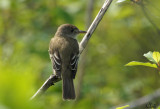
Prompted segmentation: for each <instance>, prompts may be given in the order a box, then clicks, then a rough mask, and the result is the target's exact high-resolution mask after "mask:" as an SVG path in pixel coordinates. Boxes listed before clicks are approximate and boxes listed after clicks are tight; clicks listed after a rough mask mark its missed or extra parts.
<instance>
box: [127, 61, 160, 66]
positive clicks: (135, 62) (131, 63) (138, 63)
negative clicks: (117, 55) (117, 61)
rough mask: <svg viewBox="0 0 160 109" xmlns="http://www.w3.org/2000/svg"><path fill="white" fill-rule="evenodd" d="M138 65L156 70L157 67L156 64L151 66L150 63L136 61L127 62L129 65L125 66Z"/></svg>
mask: <svg viewBox="0 0 160 109" xmlns="http://www.w3.org/2000/svg"><path fill="white" fill-rule="evenodd" d="M138 65H142V66H147V67H152V68H157V65H156V64H151V63H149V62H137V61H132V62H129V63H128V64H126V65H125V66H138Z"/></svg>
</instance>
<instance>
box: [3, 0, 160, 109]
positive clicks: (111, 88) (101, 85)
mask: <svg viewBox="0 0 160 109" xmlns="http://www.w3.org/2000/svg"><path fill="white" fill-rule="evenodd" d="M90 1H91V2H90ZM144 1H145V2H144V5H145V12H146V13H147V15H148V16H149V17H150V19H151V20H152V23H153V22H154V24H156V26H157V27H158V28H160V8H159V5H160V1H159V0H154V1H152V0H144ZM91 3H93V5H91ZM103 3H104V0H0V109H108V108H110V107H113V106H117V105H120V104H124V103H127V102H129V101H133V100H136V99H137V98H140V97H143V96H145V95H147V94H150V93H152V92H154V90H156V89H158V88H159V84H160V81H159V77H160V76H159V74H158V72H157V70H154V69H152V68H147V67H126V66H124V65H125V64H127V63H128V62H130V61H133V60H135V61H142V62H145V61H147V59H146V58H145V57H143V54H144V53H147V52H148V51H160V41H159V40H160V33H158V32H157V30H156V29H155V27H154V25H152V23H151V22H150V21H149V20H148V19H147V17H146V15H145V13H144V11H143V10H142V8H141V7H140V6H139V5H137V4H136V3H133V2H131V1H129V0H128V1H126V2H122V3H116V1H113V3H112V5H111V6H110V7H109V10H108V11H107V13H106V14H105V16H104V17H103V19H102V21H101V22H100V24H99V25H98V27H97V29H96V31H95V32H94V34H93V35H92V37H91V39H90V41H89V43H88V45H87V48H86V50H85V51H84V52H83V54H82V57H81V59H80V62H79V71H78V73H77V77H76V79H75V87H76V90H77V93H78V94H77V95H78V99H77V100H76V101H63V100H62V90H61V87H62V83H61V81H60V82H58V83H56V84H55V85H54V86H53V87H50V88H49V89H48V90H47V91H46V93H45V94H44V95H43V96H42V97H40V98H38V99H37V100H34V101H32V102H31V101H29V98H30V97H31V96H32V95H33V94H34V93H35V92H36V91H37V90H38V88H39V87H40V86H41V85H42V84H43V82H44V81H45V80H46V79H47V78H48V77H49V75H51V74H52V65H51V62H50V59H49V55H48V45H49V41H50V39H51V38H52V37H53V36H54V33H55V32H56V29H57V27H58V26H59V25H61V24H64V23H70V24H74V25H76V26H77V27H78V28H79V29H81V30H87V29H86V27H87V26H88V23H90V22H91V21H92V20H93V19H94V18H95V16H96V14H97V13H98V11H99V9H100V8H101V6H102V4H103ZM90 5H91V7H92V6H93V8H91V9H90V11H88V10H89V9H88V8H87V7H88V6H90ZM87 19H89V20H87ZM90 19H92V20H90ZM82 37H83V35H80V36H79V37H78V40H79V41H81V39H82ZM81 74H82V75H81ZM159 103H160V102H159Z"/></svg>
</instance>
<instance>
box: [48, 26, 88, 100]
mask: <svg viewBox="0 0 160 109" xmlns="http://www.w3.org/2000/svg"><path fill="white" fill-rule="evenodd" d="M80 33H86V31H81V30H79V29H78V28H77V27H76V26H74V25H72V24H62V25H60V26H59V27H58V29H57V31H56V33H55V35H54V37H53V38H51V40H50V43H49V55H50V59H51V62H52V67H53V72H54V74H55V75H56V76H57V77H59V78H61V79H62V92H63V94H62V96H63V100H74V99H75V98H76V95H75V89H74V83H73V79H75V76H76V72H77V66H78V59H79V44H78V41H77V39H76V37H77V35H78V34H80Z"/></svg>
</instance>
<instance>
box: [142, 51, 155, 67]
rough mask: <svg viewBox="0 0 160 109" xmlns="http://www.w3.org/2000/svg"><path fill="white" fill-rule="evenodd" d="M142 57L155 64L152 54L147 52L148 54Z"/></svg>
mask: <svg viewBox="0 0 160 109" xmlns="http://www.w3.org/2000/svg"><path fill="white" fill-rule="evenodd" d="M143 56H144V57H146V58H147V59H148V60H149V61H151V62H153V63H155V64H156V63H157V62H156V61H155V60H154V58H153V53H152V52H151V51H149V52H148V53H145V54H144V55H143Z"/></svg>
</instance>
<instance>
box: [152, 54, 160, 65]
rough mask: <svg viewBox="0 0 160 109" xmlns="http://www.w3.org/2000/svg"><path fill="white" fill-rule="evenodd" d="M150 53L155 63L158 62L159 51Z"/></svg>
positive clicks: (159, 59)
mask: <svg viewBox="0 0 160 109" xmlns="http://www.w3.org/2000/svg"><path fill="white" fill-rule="evenodd" d="M152 55H153V59H154V60H155V61H156V63H159V61H160V53H159V52H156V51H154V52H153V54H152Z"/></svg>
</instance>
